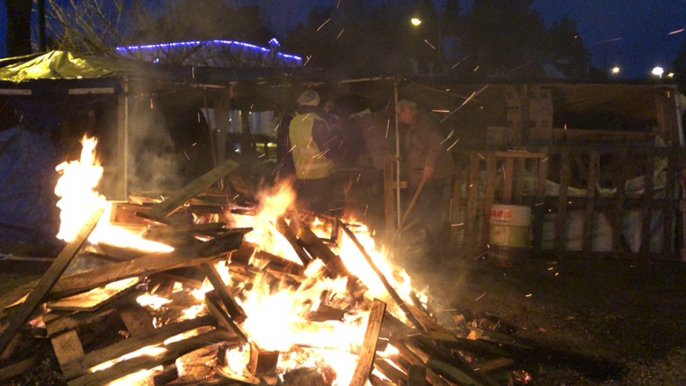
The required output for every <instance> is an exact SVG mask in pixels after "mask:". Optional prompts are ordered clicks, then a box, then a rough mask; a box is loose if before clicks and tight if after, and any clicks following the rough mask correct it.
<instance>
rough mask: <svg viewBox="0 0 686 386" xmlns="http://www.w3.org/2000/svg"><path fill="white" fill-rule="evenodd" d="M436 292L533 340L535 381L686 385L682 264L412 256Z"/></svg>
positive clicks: (528, 365)
mask: <svg viewBox="0 0 686 386" xmlns="http://www.w3.org/2000/svg"><path fill="white" fill-rule="evenodd" d="M410 265H411V266H413V267H418V266H419V268H414V269H412V268H410V271H411V272H412V276H413V278H415V279H416V280H418V282H419V283H420V285H425V284H427V283H428V284H429V293H430V295H431V297H432V300H433V301H434V302H435V303H437V304H440V305H441V307H444V308H445V309H451V310H456V311H452V312H455V313H462V314H464V315H465V318H466V320H470V319H473V318H482V317H490V318H491V319H497V320H499V321H500V322H501V324H502V325H506V326H509V327H510V329H511V331H512V332H511V333H510V335H512V336H514V337H517V338H519V339H521V340H523V341H525V342H526V343H528V344H529V345H530V346H532V347H534V348H535V350H534V353H533V354H526V355H522V356H521V357H519V358H517V359H518V362H520V363H521V365H522V367H524V368H525V369H526V370H527V371H529V372H530V373H531V374H532V378H533V380H532V384H536V385H686V296H685V295H686V264H683V263H666V262H660V263H657V262H644V261H626V260H574V259H570V258H563V257H562V258H558V257H555V256H538V257H528V258H518V259H516V260H513V266H512V267H509V268H502V267H497V266H494V265H491V264H488V263H487V262H485V261H484V260H479V261H474V260H472V261H459V260H452V261H448V262H443V263H442V264H421V263H417V262H415V264H410Z"/></svg>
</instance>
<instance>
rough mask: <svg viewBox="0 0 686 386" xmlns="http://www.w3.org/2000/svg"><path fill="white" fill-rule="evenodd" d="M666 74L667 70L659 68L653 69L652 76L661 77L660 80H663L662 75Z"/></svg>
mask: <svg viewBox="0 0 686 386" xmlns="http://www.w3.org/2000/svg"><path fill="white" fill-rule="evenodd" d="M664 72H665V69H664V68H662V67H659V66H658V67H655V68H653V71H652V74H653V75H655V76H657V77H659V78H662V74H664Z"/></svg>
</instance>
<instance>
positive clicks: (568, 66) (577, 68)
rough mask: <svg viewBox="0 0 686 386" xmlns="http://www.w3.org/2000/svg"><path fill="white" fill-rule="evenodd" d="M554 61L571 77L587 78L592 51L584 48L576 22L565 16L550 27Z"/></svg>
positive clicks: (551, 54)
mask: <svg viewBox="0 0 686 386" xmlns="http://www.w3.org/2000/svg"><path fill="white" fill-rule="evenodd" d="M548 42H549V43H548V44H549V50H550V59H551V61H552V63H553V64H554V65H555V66H556V67H557V68H558V69H559V70H560V71H562V72H563V73H564V74H565V75H567V76H568V77H570V78H586V77H587V76H588V69H589V68H588V66H589V58H590V56H591V55H590V53H589V52H588V51H587V50H586V48H584V45H583V43H582V42H581V36H580V35H579V31H577V28H576V22H575V21H573V20H571V19H569V18H568V17H566V16H564V17H562V19H560V21H559V22H554V23H553V24H552V25H551V26H550V28H549V29H548Z"/></svg>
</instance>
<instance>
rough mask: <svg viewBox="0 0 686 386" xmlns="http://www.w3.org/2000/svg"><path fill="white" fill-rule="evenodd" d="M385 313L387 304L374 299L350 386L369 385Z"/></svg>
mask: <svg viewBox="0 0 686 386" xmlns="http://www.w3.org/2000/svg"><path fill="white" fill-rule="evenodd" d="M345 229H346V228H344V230H345ZM385 312H386V303H384V302H382V301H381V300H379V299H374V301H372V308H371V310H370V312H369V320H368V321H367V330H366V331H365V333H364V339H363V340H362V348H361V349H360V356H359V359H358V360H357V366H356V367H355V372H354V373H353V376H352V379H351V380H350V386H364V385H366V384H367V380H368V379H369V374H370V373H371V372H372V365H373V364H374V357H375V355H376V341H377V339H378V338H379V331H381V323H382V322H383V317H384V313H385Z"/></svg>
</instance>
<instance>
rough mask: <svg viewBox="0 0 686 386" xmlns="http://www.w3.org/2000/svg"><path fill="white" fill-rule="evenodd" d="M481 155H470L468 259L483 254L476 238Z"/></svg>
mask: <svg viewBox="0 0 686 386" xmlns="http://www.w3.org/2000/svg"><path fill="white" fill-rule="evenodd" d="M479 162H480V157H479V155H478V154H477V153H476V152H474V153H471V154H470V155H469V177H468V185H467V216H465V219H464V229H465V234H464V242H465V250H466V251H467V254H468V257H474V256H477V255H479V254H480V253H481V251H480V249H479V240H478V239H477V238H476V237H475V232H474V231H475V229H476V213H477V205H478V201H477V200H478V199H479V191H478V188H479Z"/></svg>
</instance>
